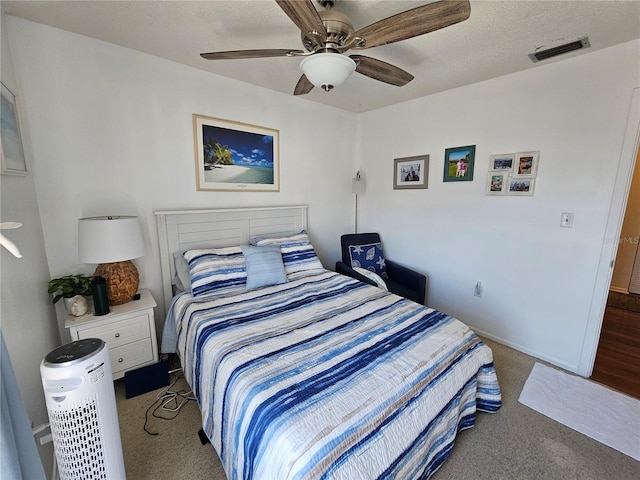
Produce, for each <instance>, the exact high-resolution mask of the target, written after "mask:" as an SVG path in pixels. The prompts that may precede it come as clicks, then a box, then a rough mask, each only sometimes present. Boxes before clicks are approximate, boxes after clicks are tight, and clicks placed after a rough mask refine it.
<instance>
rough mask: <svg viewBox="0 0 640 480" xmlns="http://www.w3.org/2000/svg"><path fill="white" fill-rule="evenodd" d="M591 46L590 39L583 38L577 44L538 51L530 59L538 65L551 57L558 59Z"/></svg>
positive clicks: (531, 54) (567, 44)
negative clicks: (559, 56)
mask: <svg viewBox="0 0 640 480" xmlns="http://www.w3.org/2000/svg"><path fill="white" fill-rule="evenodd" d="M590 46H591V44H590V43H589V37H582V38H579V39H578V40H576V41H575V42H569V43H563V44H562V45H558V46H557V47H551V48H545V49H544V50H538V51H536V52H533V53H530V54H529V58H530V59H531V60H532V61H533V62H534V63H536V62H539V61H541V60H547V59H549V58H551V57H556V56H558V55H562V54H564V53H569V52H573V51H574V50H580V49H581V48H588V47H590Z"/></svg>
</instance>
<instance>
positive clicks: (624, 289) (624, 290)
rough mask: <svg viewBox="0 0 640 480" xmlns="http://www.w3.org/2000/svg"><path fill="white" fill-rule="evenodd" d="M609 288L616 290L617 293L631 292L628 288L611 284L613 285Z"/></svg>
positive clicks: (626, 293)
mask: <svg viewBox="0 0 640 480" xmlns="http://www.w3.org/2000/svg"><path fill="white" fill-rule="evenodd" d="M609 290H611V291H612V292H616V293H623V294H625V295H628V294H629V290H627V289H626V288H622V287H614V286H611V287H609Z"/></svg>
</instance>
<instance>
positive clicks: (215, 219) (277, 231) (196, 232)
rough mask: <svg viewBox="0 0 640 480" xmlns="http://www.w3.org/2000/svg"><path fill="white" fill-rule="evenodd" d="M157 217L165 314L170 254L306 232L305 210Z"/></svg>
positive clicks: (168, 302)
mask: <svg viewBox="0 0 640 480" xmlns="http://www.w3.org/2000/svg"><path fill="white" fill-rule="evenodd" d="M153 213H154V214H155V216H156V225H157V229H158V241H159V246H160V268H161V271H162V289H163V293H164V303H165V308H166V311H167V312H168V311H169V306H170V305H171V299H172V297H173V289H172V284H173V278H174V275H175V265H174V262H173V253H174V252H177V251H184V250H189V249H192V248H216V247H231V246H235V245H248V244H249V242H250V241H251V238H253V237H255V236H260V235H267V234H270V235H282V234H291V233H296V232H299V231H300V230H306V229H307V206H306V205H292V206H282V207H256V208H222V209H206V210H164V211H157V212H153Z"/></svg>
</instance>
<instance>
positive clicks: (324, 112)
mask: <svg viewBox="0 0 640 480" xmlns="http://www.w3.org/2000/svg"><path fill="white" fill-rule="evenodd" d="M8 27H9V36H10V41H11V48H12V51H13V55H14V63H15V68H16V76H17V78H18V81H19V82H20V84H21V86H22V89H23V91H24V95H25V104H26V114H27V115H26V117H27V121H28V122H29V125H30V129H31V132H32V148H33V156H34V162H35V163H36V165H37V171H36V172H35V175H34V177H35V181H36V188H37V193H38V201H39V204H40V209H41V215H42V225H43V229H44V238H45V244H46V248H47V258H48V261H49V267H50V270H51V274H52V275H53V276H58V275H61V274H67V273H73V272H77V271H82V272H86V273H91V272H92V270H93V268H95V266H89V265H83V264H81V263H79V262H78V260H77V219H78V218H81V217H84V216H93V215H106V214H112V215H118V214H119V215H137V216H138V217H140V219H141V221H142V224H143V232H144V235H145V243H146V247H147V252H146V255H145V256H144V257H142V258H140V259H137V260H135V261H134V263H135V264H136V265H137V267H138V269H139V271H140V276H141V280H140V282H141V286H142V287H147V288H150V289H151V291H152V293H153V294H154V296H155V297H156V301H157V303H158V304H159V305H161V304H163V301H162V296H161V295H162V289H161V278H160V266H159V259H158V242H157V236H156V226H155V218H154V215H153V211H154V210H161V209H175V208H202V207H207V208H211V207H240V206H262V205H286V204H308V205H309V230H310V235H311V237H312V239H313V241H314V243H315V244H316V245H317V249H318V254H319V256H320V258H321V260H322V261H323V262H324V263H325V265H326V266H327V267H329V268H331V267H332V265H333V263H334V262H335V260H336V259H337V257H338V256H339V236H340V234H341V233H343V232H344V231H349V230H350V229H351V228H352V221H353V220H352V217H353V215H352V214H350V212H352V211H353V200H354V199H353V195H351V190H350V185H351V177H352V176H353V175H354V172H353V164H354V161H353V158H354V156H355V142H354V141H353V139H354V136H355V131H356V125H357V119H356V115H355V114H352V113H349V112H345V111H342V110H338V109H335V108H331V107H325V106H321V105H318V104H315V103H312V102H309V101H306V100H304V99H300V98H295V97H293V96H290V95H283V94H280V93H276V92H272V91H269V90H266V89H261V88H257V87H255V86H252V85H249V84H243V83H239V82H236V81H232V80H228V79H225V78H222V77H217V76H215V75H211V74H209V73H205V72H202V71H200V70H196V69H193V68H188V67H185V66H182V65H178V64H175V63H172V62H169V61H166V60H163V59H160V58H157V57H152V56H149V55H146V54H143V53H139V52H136V51H133V50H129V49H125V48H121V47H118V46H115V45H112V44H108V43H104V42H100V41H97V40H94V39H90V38H87V37H83V36H79V35H75V34H71V33H68V32H64V31H61V30H58V29H54V28H50V27H47V26H43V25H39V24H36V23H32V22H28V21H25V20H22V19H18V18H16V17H9V21H8ZM292 81H294V79H292ZM193 113H198V114H203V115H208V116H212V117H218V118H223V119H229V120H233V121H239V122H244V123H250V124H254V125H262V126H265V127H269V128H274V129H278V130H279V131H280V192H279V193H276V192H197V191H196V184H195V166H194V165H195V160H194V144H193V128H192V114H193ZM345 206H346V208H345ZM162 310H163V309H162V308H159V309H158V311H157V317H159V326H158V327H159V329H160V323H161V321H162V318H163V317H164V312H163V311H162Z"/></svg>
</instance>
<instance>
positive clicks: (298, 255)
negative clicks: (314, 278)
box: [252, 230, 324, 275]
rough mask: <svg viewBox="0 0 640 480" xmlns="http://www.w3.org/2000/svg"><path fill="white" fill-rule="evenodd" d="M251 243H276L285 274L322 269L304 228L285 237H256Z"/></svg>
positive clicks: (262, 244)
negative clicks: (280, 253)
mask: <svg viewBox="0 0 640 480" xmlns="http://www.w3.org/2000/svg"><path fill="white" fill-rule="evenodd" d="M252 243H253V244H254V245H258V246H259V247H262V246H267V245H277V246H278V247H280V251H281V252H282V261H283V263H284V269H285V272H286V273H287V275H291V274H294V273H298V272H306V271H318V270H324V267H323V266H322V263H320V260H319V259H318V256H317V255H316V251H315V250H314V248H313V245H311V242H310V241H309V237H308V236H307V232H305V231H304V230H303V231H302V232H300V233H297V234H295V235H289V236H285V237H256V238H254V239H253V241H252Z"/></svg>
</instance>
